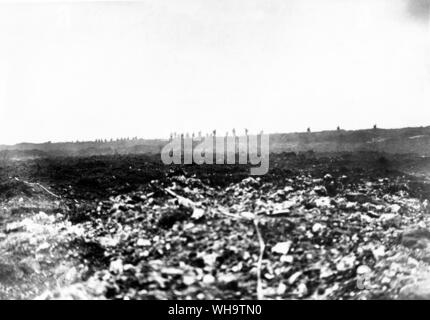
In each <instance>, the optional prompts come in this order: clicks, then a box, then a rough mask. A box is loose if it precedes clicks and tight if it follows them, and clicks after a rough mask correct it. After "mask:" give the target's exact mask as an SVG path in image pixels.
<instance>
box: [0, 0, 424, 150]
mask: <svg viewBox="0 0 430 320" xmlns="http://www.w3.org/2000/svg"><path fill="white" fill-rule="evenodd" d="M428 9H429V1H427V0H409V1H407V0H360V1H357V0H204V1H202V0H181V1H178V0H143V1H140V2H86V1H84V2H80V3H62V4H61V3H57V2H55V1H51V2H44V3H42V2H37V1H30V2H26V3H19V4H12V3H9V2H5V1H0V117H1V122H0V143H16V142H21V141H32V142H42V141H48V140H52V141H64V140H77V139H78V140H87V139H88V140H91V139H95V138H110V137H126V136H139V137H147V138H151V137H167V136H168V135H169V133H170V132H171V131H178V132H180V131H184V132H187V131H189V132H192V131H196V132H197V131H199V130H202V131H203V132H205V131H211V130H212V129H215V128H216V129H218V132H222V133H224V132H225V131H226V130H231V129H232V128H234V127H235V128H236V129H237V130H242V129H243V128H245V127H247V128H249V129H250V131H251V132H252V131H260V130H261V129H263V130H264V131H265V132H290V131H304V130H306V128H307V127H308V126H309V127H311V128H312V129H313V130H325V129H334V128H336V126H337V125H340V126H341V127H342V128H345V129H358V128H368V127H370V126H372V125H373V124H374V123H377V124H378V125H379V126H381V127H386V128H390V127H403V126H419V125H430V117H429V115H430V108H429V107H430V28H429V12H428V11H429V10H428Z"/></svg>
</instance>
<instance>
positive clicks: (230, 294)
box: [0, 153, 430, 299]
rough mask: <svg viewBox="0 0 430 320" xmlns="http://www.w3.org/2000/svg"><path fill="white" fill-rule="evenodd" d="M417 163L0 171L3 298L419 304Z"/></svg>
mask: <svg viewBox="0 0 430 320" xmlns="http://www.w3.org/2000/svg"><path fill="white" fill-rule="evenodd" d="M429 163H430V161H429V160H428V159H427V158H420V157H416V156H408V157H406V156H398V157H393V156H387V155H379V154H373V153H363V154H360V153H355V154H326V155H315V154H312V153H307V154H299V155H296V154H286V153H284V154H273V155H272V154H271V164H270V171H269V173H268V174H267V175H264V176H261V177H251V176H249V170H248V169H249V168H247V167H242V166H216V165H215V166H195V165H188V166H164V165H162V164H161V163H160V162H159V160H158V159H157V158H156V157H149V156H131V155H130V156H105V157H91V158H53V159H34V160H29V161H17V162H11V163H9V164H8V165H7V166H5V167H3V168H2V169H1V173H0V175H1V183H0V198H1V204H0V250H1V254H0V257H1V258H0V298H3V299H217V298H219V299H256V298H260V299H399V298H401V299H403V298H404V299H428V298H430V246H429V244H430V215H429V213H430V204H429V200H428V198H429V196H430V184H429V182H428V180H427V179H428V176H427V172H428V171H427V168H428V167H429Z"/></svg>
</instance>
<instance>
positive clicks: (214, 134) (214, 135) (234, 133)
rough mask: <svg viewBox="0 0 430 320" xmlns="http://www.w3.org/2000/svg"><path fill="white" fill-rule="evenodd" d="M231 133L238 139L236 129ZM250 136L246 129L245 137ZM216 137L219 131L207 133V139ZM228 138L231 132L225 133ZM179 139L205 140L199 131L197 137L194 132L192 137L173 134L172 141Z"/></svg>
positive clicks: (187, 134) (171, 135)
mask: <svg viewBox="0 0 430 320" xmlns="http://www.w3.org/2000/svg"><path fill="white" fill-rule="evenodd" d="M231 132H232V136H233V137H236V130H235V129H233V130H232V131H231ZM248 134H249V131H248V129H245V136H248ZM259 134H260V135H263V130H262V131H260V133H259ZM216 136H217V131H216V130H213V131H212V133H211V134H209V133H206V138H209V137H216ZM228 136H229V132H228V131H227V132H226V133H225V137H228ZM179 137H180V138H181V139H183V138H186V139H189V138H192V139H195V138H197V139H199V140H201V139H203V135H202V132H201V131H199V132H198V135H197V136H196V135H195V134H194V132H193V133H192V134H191V136H190V134H189V133H186V134H185V135H184V134H183V133H181V134H178V133H176V132H174V133H171V134H170V140H173V139H176V138H179Z"/></svg>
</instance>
